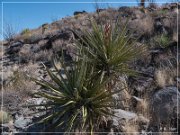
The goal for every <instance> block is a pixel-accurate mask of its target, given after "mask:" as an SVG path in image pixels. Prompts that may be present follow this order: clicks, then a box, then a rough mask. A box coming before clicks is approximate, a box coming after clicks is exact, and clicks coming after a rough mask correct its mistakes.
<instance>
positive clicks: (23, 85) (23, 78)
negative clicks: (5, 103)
mask: <svg viewBox="0 0 180 135" xmlns="http://www.w3.org/2000/svg"><path fill="white" fill-rule="evenodd" d="M33 90H36V85H35V83H34V82H32V81H30V80H29V78H28V77H27V75H26V73H25V72H24V71H22V70H15V71H13V75H12V76H11V77H10V82H9V83H8V84H7V85H6V86H4V91H6V92H16V94H18V95H19V96H21V97H22V98H26V97H29V96H30V95H31V94H32V93H33Z"/></svg>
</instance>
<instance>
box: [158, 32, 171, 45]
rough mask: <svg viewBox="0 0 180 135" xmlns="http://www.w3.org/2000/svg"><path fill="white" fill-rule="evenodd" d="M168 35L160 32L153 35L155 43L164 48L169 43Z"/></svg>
mask: <svg viewBox="0 0 180 135" xmlns="http://www.w3.org/2000/svg"><path fill="white" fill-rule="evenodd" d="M170 41H171V40H170V37H169V36H168V35H165V34H162V35H158V36H156V37H155V43H156V44H157V46H159V47H162V48H166V47H167V46H168V45H169V43H170Z"/></svg>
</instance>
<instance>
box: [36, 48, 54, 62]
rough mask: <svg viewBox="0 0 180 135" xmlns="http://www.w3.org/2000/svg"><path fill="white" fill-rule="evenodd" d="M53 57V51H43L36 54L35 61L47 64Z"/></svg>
mask: <svg viewBox="0 0 180 135" xmlns="http://www.w3.org/2000/svg"><path fill="white" fill-rule="evenodd" d="M52 56H53V53H52V51H49V50H42V51H40V52H38V53H34V56H33V60H34V61H42V62H47V61H50V60H51V58H52Z"/></svg>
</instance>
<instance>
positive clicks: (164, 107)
mask: <svg viewBox="0 0 180 135" xmlns="http://www.w3.org/2000/svg"><path fill="white" fill-rule="evenodd" d="M177 102H180V93H179V91H178V88H177V87H166V88H164V89H160V90H158V91H157V92H155V93H154V94H153V96H152V99H151V101H150V106H151V109H150V110H151V113H150V114H151V115H152V116H151V117H152V119H151V122H150V127H156V128H157V129H156V130H158V131H159V129H160V127H159V125H160V124H161V125H162V126H166V128H170V126H171V125H170V121H171V120H172V119H175V118H177V116H179V114H178V112H179V111H180V105H178V104H177ZM177 109H178V111H177Z"/></svg>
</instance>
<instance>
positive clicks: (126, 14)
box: [0, 4, 180, 134]
mask: <svg viewBox="0 0 180 135" xmlns="http://www.w3.org/2000/svg"><path fill="white" fill-rule="evenodd" d="M178 8H179V5H177V4H167V5H163V6H161V7H158V6H157V7H156V6H151V7H147V8H145V9H144V8H141V7H120V8H118V9H113V8H109V9H99V10H97V11H96V12H94V13H87V12H75V13H74V16H72V17H65V18H63V19H61V20H59V21H55V22H53V23H51V24H43V25H42V26H40V27H39V28H37V29H33V30H29V29H25V30H23V31H22V32H21V33H20V34H17V35H16V36H14V37H13V38H12V39H8V40H7V41H3V50H1V52H2V53H1V54H2V59H1V61H0V62H1V67H0V68H1V72H0V74H1V78H0V80H1V86H3V96H1V98H3V102H2V99H1V104H2V103H3V105H2V106H3V111H1V112H0V121H2V117H3V119H4V120H3V124H1V131H2V130H3V132H4V134H6V133H8V132H40V131H43V129H44V128H45V127H46V126H47V125H37V124H35V121H36V120H37V119H38V118H39V117H40V116H41V115H42V114H43V113H42V112H41V110H43V109H45V108H41V107H34V108H29V107H27V106H26V105H27V104H28V105H29V104H32V105H33V104H41V103H44V102H46V99H44V98H39V97H34V96H33V93H35V92H37V91H38V90H39V89H41V88H40V87H39V86H37V85H36V84H35V83H34V82H32V81H30V80H29V78H28V77H27V76H26V75H27V74H28V75H31V76H34V77H37V78H44V79H45V80H49V77H48V76H47V73H46V71H45V70H44V67H43V65H42V63H44V64H45V65H46V66H48V67H50V69H52V62H51V59H52V57H53V56H56V55H59V56H62V55H64V56H65V60H66V61H70V60H74V59H75V57H76V44H75V42H74V40H75V39H77V38H78V37H77V35H76V34H75V32H77V31H78V32H81V31H82V30H83V29H87V30H89V31H91V24H90V21H89V19H90V18H93V19H94V20H96V21H97V22H98V23H99V24H102V25H104V24H106V23H108V22H109V21H110V20H111V21H112V22H113V23H115V22H116V21H117V18H119V19H120V20H121V23H122V24H125V23H126V20H127V19H128V23H127V29H128V30H129V32H130V33H132V37H133V38H135V39H137V41H136V44H137V45H142V46H144V48H145V53H144V54H143V55H142V57H140V58H138V59H135V60H134V61H133V62H131V63H130V66H131V67H132V68H133V69H135V70H136V71H138V72H140V73H141V75H138V76H136V77H132V76H119V84H117V87H116V88H117V89H120V88H122V86H124V85H126V86H127V87H126V89H124V90H123V91H122V92H120V93H118V94H117V95H115V97H114V98H117V99H119V100H118V101H119V102H118V103H117V104H118V107H117V108H116V109H115V110H114V111H115V114H117V116H119V117H118V118H116V117H113V118H112V119H111V120H110V123H108V124H109V126H108V128H107V127H106V128H104V127H102V129H101V131H100V132H107V134H108V133H110V132H111V133H112V132H123V133H124V134H128V132H139V133H144V132H153V131H158V130H157V127H159V125H160V127H161V128H160V130H161V131H163V129H164V128H163V127H165V131H168V130H169V131H171V132H175V131H177V127H179V129H180V125H178V124H177V121H178V119H177V115H178V114H177V113H176V112H177V111H176V110H177V109H178V106H177V101H180V95H179V89H178V87H179V85H180V78H179V74H178V73H179V72H178V71H177V66H178V65H179V62H178V61H177V60H178V59H177V57H178V56H179V53H178V51H179V50H178V43H177V42H178V39H179V35H177V33H179V30H178V31H177V26H179V23H178V24H177V22H179V21H177V13H178ZM119 27H121V26H119ZM82 36H83V35H82ZM62 50H63V51H62ZM151 107H155V109H154V110H153V111H152V110H151V109H150V108H151ZM35 112H36V113H35ZM57 131H61V130H60V129H58V130H57ZM24 134H25V133H24ZM29 134H30V133H29Z"/></svg>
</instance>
